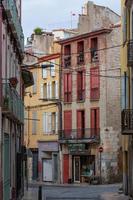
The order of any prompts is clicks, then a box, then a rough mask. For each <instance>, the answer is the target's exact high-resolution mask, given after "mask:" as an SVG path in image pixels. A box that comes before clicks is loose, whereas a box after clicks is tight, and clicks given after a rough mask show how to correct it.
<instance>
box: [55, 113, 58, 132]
mask: <svg viewBox="0 0 133 200" xmlns="http://www.w3.org/2000/svg"><path fill="white" fill-rule="evenodd" d="M55 123H56V128H55V131H56V133H57V132H58V112H56V113H55Z"/></svg>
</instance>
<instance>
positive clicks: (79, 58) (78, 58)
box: [77, 52, 84, 65]
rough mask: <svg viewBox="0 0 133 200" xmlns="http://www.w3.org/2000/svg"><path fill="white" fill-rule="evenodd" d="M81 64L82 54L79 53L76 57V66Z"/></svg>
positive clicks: (82, 60)
mask: <svg viewBox="0 0 133 200" xmlns="http://www.w3.org/2000/svg"><path fill="white" fill-rule="evenodd" d="M82 63H84V52H81V53H79V55H78V56H77V64H78V65H80V64H82Z"/></svg>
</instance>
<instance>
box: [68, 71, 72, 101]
mask: <svg viewBox="0 0 133 200" xmlns="http://www.w3.org/2000/svg"><path fill="white" fill-rule="evenodd" d="M68 93H69V94H68V95H69V96H68V102H71V101H72V74H68Z"/></svg>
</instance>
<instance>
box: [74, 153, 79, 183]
mask: <svg viewBox="0 0 133 200" xmlns="http://www.w3.org/2000/svg"><path fill="white" fill-rule="evenodd" d="M74 182H75V183H80V157H79V156H76V157H74Z"/></svg>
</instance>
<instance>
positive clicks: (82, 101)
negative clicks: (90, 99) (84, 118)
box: [77, 99, 85, 103]
mask: <svg viewBox="0 0 133 200" xmlns="http://www.w3.org/2000/svg"><path fill="white" fill-rule="evenodd" d="M77 103H85V99H83V100H77Z"/></svg>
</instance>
